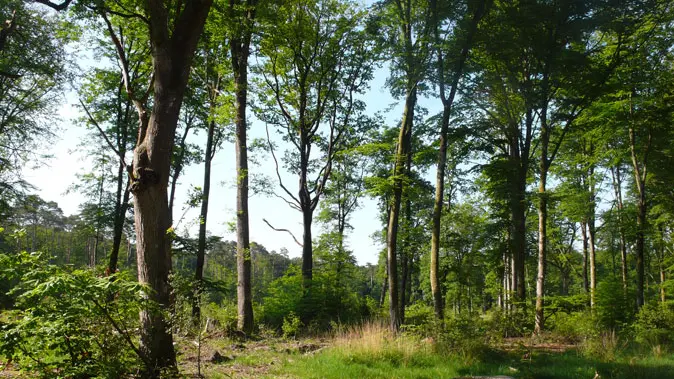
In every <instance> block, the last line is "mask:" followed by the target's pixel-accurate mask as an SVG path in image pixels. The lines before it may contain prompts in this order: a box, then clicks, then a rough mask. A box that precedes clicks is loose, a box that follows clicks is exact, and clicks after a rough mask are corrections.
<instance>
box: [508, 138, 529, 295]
mask: <svg viewBox="0 0 674 379" xmlns="http://www.w3.org/2000/svg"><path fill="white" fill-rule="evenodd" d="M514 144H518V142H517V141H514ZM511 145H512V144H511ZM515 148H516V149H519V148H518V147H515ZM511 149H512V146H511ZM515 154H516V155H513V153H512V152H511V163H512V164H513V167H512V168H513V170H515V176H514V180H513V182H512V183H511V194H510V210H511V228H512V232H511V241H510V242H511V249H510V250H511V251H512V263H513V270H512V282H513V284H512V285H513V295H514V298H515V301H516V302H520V303H523V302H524V301H525V299H526V288H525V282H524V280H525V275H524V264H525V257H526V176H527V175H526V170H525V169H523V168H522V165H521V163H522V162H521V159H526V158H520V157H519V153H515Z"/></svg>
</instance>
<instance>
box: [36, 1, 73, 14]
mask: <svg viewBox="0 0 674 379" xmlns="http://www.w3.org/2000/svg"><path fill="white" fill-rule="evenodd" d="M33 1H34V2H36V3H39V4H43V5H46V6H48V7H49V8H52V9H53V10H55V11H57V12H60V11H62V10H65V9H66V8H68V6H69V5H70V3H71V2H72V1H73V0H64V1H63V2H62V3H61V4H54V3H52V2H51V1H49V0H33Z"/></svg>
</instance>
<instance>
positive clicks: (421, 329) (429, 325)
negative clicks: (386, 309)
mask: <svg viewBox="0 0 674 379" xmlns="http://www.w3.org/2000/svg"><path fill="white" fill-rule="evenodd" d="M434 327H435V311H434V310H433V307H432V306H430V305H428V304H426V303H423V302H420V301H419V302H416V303H414V304H411V305H408V306H407V307H406V308H405V324H404V325H402V326H401V329H402V330H404V331H407V332H411V333H413V334H416V335H420V336H429V335H432V332H434V331H436V330H435V328H434Z"/></svg>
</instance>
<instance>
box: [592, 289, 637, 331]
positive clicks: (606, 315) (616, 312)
mask: <svg viewBox="0 0 674 379" xmlns="http://www.w3.org/2000/svg"><path fill="white" fill-rule="evenodd" d="M595 298H596V302H597V303H596V307H595V308H596V315H597V321H598V322H599V325H600V326H601V327H602V328H603V329H615V330H618V331H621V330H623V329H625V327H626V326H628V325H629V321H630V320H631V319H632V317H633V315H634V313H633V306H632V304H631V302H630V301H629V300H628V299H633V298H634V297H633V296H631V295H630V294H626V293H625V291H624V289H623V284H622V282H621V281H620V280H619V279H617V278H607V279H606V280H604V281H602V282H601V283H599V284H598V285H597V292H596V295H595Z"/></svg>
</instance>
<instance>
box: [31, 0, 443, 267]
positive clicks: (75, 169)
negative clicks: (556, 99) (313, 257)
mask: <svg viewBox="0 0 674 379" xmlns="http://www.w3.org/2000/svg"><path fill="white" fill-rule="evenodd" d="M366 3H368V4H370V3H371V1H366ZM252 63H254V62H252V60H251V64H252ZM100 64H101V63H100V62H97V61H95V60H94V59H92V58H91V55H90V53H89V52H84V56H83V58H81V61H80V65H84V66H86V65H89V66H91V65H100ZM388 75H389V72H388V68H386V67H383V68H380V69H378V70H377V71H376V72H375V75H374V79H373V80H372V82H371V83H370V90H369V91H368V92H367V93H366V94H365V96H364V100H365V102H366V104H367V111H366V112H367V113H368V114H370V115H372V114H374V113H376V112H384V111H385V110H386V112H385V113H383V115H384V117H385V119H386V122H387V123H388V124H389V125H395V124H396V123H397V122H398V120H399V119H400V118H401V116H402V101H400V100H396V99H393V98H392V97H391V95H390V93H389V90H388V89H387V88H385V86H384V83H385V81H386V78H387V77H388ZM77 101H78V100H77V95H76V94H75V93H74V92H69V93H68V94H67V95H66V96H65V99H64V101H63V103H62V105H61V106H60V109H59V112H58V113H59V119H60V121H59V122H58V123H57V124H55V125H53V127H54V128H58V131H57V133H56V135H57V138H56V139H55V141H53V143H49V144H45V146H43V147H42V151H41V153H47V154H51V155H52V156H53V158H52V159H50V160H47V161H46V162H43V163H41V164H40V166H39V167H27V168H26V169H25V170H24V176H25V179H26V180H27V181H28V182H30V183H31V184H33V185H34V186H36V187H37V189H38V191H37V192H38V194H39V195H40V196H41V197H42V198H44V199H45V200H48V201H56V202H57V203H58V204H59V206H60V207H61V209H63V211H64V213H65V214H66V215H70V214H74V213H77V212H78V210H79V206H80V203H81V201H82V199H81V195H79V194H77V193H66V192H67V189H68V187H69V186H71V185H72V184H73V183H74V182H75V181H76V174H77V173H83V172H85V167H86V166H88V165H89V162H88V160H90V158H88V157H87V156H86V155H85V154H83V153H81V152H78V151H77V145H78V143H80V142H81V140H82V138H83V136H84V135H85V134H86V133H87V131H86V129H85V128H84V127H83V126H81V125H76V124H75V123H74V122H73V120H74V119H75V118H78V117H81V114H80V112H79V110H78V108H77V107H76V106H75V104H76V103H77ZM420 103H421V105H422V106H425V107H427V108H429V109H431V110H432V112H431V113H430V114H433V110H439V109H440V106H439V101H437V100H433V99H421V101H420ZM436 103H437V104H436ZM392 104H393V105H394V106H391V105H392ZM248 113H249V115H250V114H251V113H252V112H250V111H249V112H248ZM249 117H250V116H249ZM249 120H250V121H251V126H250V131H249V140H252V139H253V138H264V137H265V136H266V132H265V125H264V124H263V123H261V122H259V121H257V120H255V119H254V118H253V117H250V119H249ZM190 142H191V143H196V144H199V145H201V146H204V145H205V133H203V132H202V133H201V134H200V135H192V136H190ZM282 148H283V146H280V148H279V150H281V149H282ZM234 153H235V152H234V145H233V144H231V143H225V144H223V146H222V149H221V150H220V151H219V152H218V153H217V155H216V156H215V159H214V161H213V165H212V179H211V183H212V193H211V199H210V207H209V215H208V232H209V233H210V234H213V235H218V236H221V237H223V238H225V239H235V238H236V236H235V234H234V232H233V231H232V230H231V227H230V226H229V225H230V224H231V223H232V222H233V221H234V220H235V207H236V192H235V177H236V174H235V166H234V163H235V160H234V157H235V155H234ZM277 155H279V152H277ZM260 162H261V164H260V165H259V166H251V167H250V172H251V175H256V174H264V175H268V176H270V177H271V178H272V179H275V172H274V164H273V160H272V159H271V157H267V156H265V157H262V158H261V159H260ZM434 175H435V170H430V171H429V172H428V176H429V180H430V179H431V177H434ZM202 176H203V168H202V166H201V165H192V166H189V167H187V168H186V169H185V171H184V173H183V175H182V177H181V178H180V179H179V187H178V191H177V196H176V201H175V206H174V220H176V225H174V226H176V227H177V229H178V231H179V232H182V233H189V234H190V235H191V236H193V237H194V236H196V232H197V221H196V220H197V218H198V209H196V208H194V209H189V210H187V211H184V210H185V202H186V200H187V193H188V190H189V189H190V188H192V187H193V186H201V184H202V181H203V177H202ZM272 182H273V183H275V184H276V185H277V186H278V183H276V181H275V180H273V181H272ZM284 183H285V184H286V186H287V187H289V189H290V190H291V191H296V190H297V179H296V178H295V177H293V176H292V175H287V174H285V175H284ZM277 189H280V188H277ZM279 193H280V192H279ZM249 205H250V233H251V240H252V241H255V242H257V243H260V244H262V245H264V246H265V247H266V248H267V249H268V250H276V251H279V250H280V249H281V248H282V247H285V248H287V249H288V251H289V253H290V256H299V255H300V254H301V248H300V246H298V245H297V244H296V243H295V242H294V241H293V239H292V238H291V237H290V236H289V235H288V234H287V233H281V232H275V231H273V230H271V229H270V228H269V227H268V226H267V225H266V224H265V223H264V222H263V221H262V219H263V218H265V219H267V220H268V221H269V222H270V223H271V224H272V225H274V226H275V227H277V228H286V229H289V230H291V231H292V232H293V233H294V234H295V236H296V237H297V238H298V239H301V236H302V219H301V214H300V213H299V212H298V211H296V210H293V209H291V208H290V207H289V206H288V205H287V204H286V203H285V202H283V201H282V200H280V199H278V198H275V197H267V196H265V195H255V196H253V197H252V198H251V199H250V202H249ZM183 215H184V216H183ZM351 225H352V226H353V230H352V231H350V233H349V236H348V241H347V244H348V247H349V248H350V249H351V250H352V251H353V252H354V255H355V257H356V259H357V260H358V263H359V264H366V263H368V262H369V263H376V262H377V257H378V253H379V251H380V250H381V249H382V248H383V246H381V245H379V244H378V243H376V242H375V241H374V240H373V238H372V235H373V233H375V232H376V231H377V230H379V229H381V225H380V222H379V220H378V215H377V203H376V200H374V199H370V198H368V197H364V198H362V200H361V207H360V208H359V209H358V210H357V211H355V213H354V214H353V217H352V219H351ZM321 228H322V226H321V225H320V224H318V223H316V222H314V227H313V235H314V237H315V238H316V237H318V235H319V234H320V232H321Z"/></svg>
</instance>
